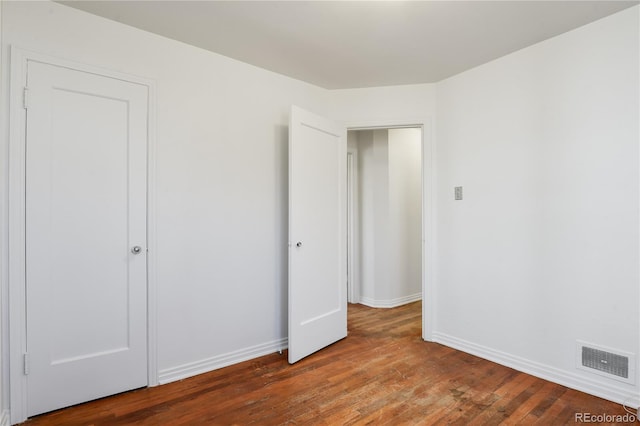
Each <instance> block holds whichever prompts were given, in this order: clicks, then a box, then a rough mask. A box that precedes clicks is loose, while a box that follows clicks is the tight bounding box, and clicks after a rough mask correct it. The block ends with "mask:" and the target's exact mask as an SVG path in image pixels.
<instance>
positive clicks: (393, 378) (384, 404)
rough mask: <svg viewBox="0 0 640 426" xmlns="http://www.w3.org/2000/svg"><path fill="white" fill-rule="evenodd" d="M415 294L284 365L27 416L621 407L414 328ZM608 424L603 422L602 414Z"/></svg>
mask: <svg viewBox="0 0 640 426" xmlns="http://www.w3.org/2000/svg"><path fill="white" fill-rule="evenodd" d="M420 310H421V305H420V302H416V303H412V304H409V305H405V306H401V307H398V308H393V309H372V308H367V307H365V306H362V305H350V306H349V336H348V337H347V338H346V339H344V340H342V341H340V342H338V343H335V344H333V345H332V346H330V347H328V348H326V349H324V350H322V351H320V352H318V353H316V354H314V355H312V356H310V357H308V358H306V359H304V360H302V361H300V362H298V363H297V364H295V365H289V364H288V363H287V360H286V353H285V354H283V355H279V354H273V355H268V356H264V357H261V358H258V359H255V360H252V361H247V362H244V363H241V364H237V365H233V366H231V367H227V368H223V369H220V370H216V371H213V372H210V373H207V374H202V375H199V376H196V377H192V378H190V379H186V380H182V381H180V382H175V383H171V384H167V385H164V386H158V387H155V388H148V389H140V390H136V391H132V392H127V393H123V394H120V395H116V396H113V397H110V398H104V399H101V400H97V401H93V402H89V403H86V404H82V405H78V406H75V407H71V408H67V409H64V410H59V411H55V412H52V413H49V414H44V415H41V416H38V417H35V418H32V419H30V420H28V421H27V422H26V424H27V425H28V426H36V425H95V426H102V425H200V424H206V425H365V424H375V425H387V424H388V425H405V424H407V425H432V424H456V425H496V424H506V425H510V424H542V425H561V424H573V423H575V421H574V420H575V413H582V412H586V413H591V414H610V415H617V414H619V415H624V414H625V411H624V409H623V408H622V407H621V406H620V405H618V404H614V403H612V402H608V401H605V400H602V399H600V398H596V397H593V396H589V395H587V394H584V393H581V392H577V391H574V390H570V389H567V388H565V387H563V386H560V385H556V384H553V383H550V382H547V381H544V380H541V379H537V378H535V377H533V376H529V375H527V374H523V373H519V372H517V371H515V370H512V369H510V368H507V367H503V366H500V365H498V364H495V363H492V362H489V361H486V360H483V359H480V358H477V357H474V356H472V355H468V354H466V353H463V352H459V351H456V350H454V349H450V348H447V347H445V346H441V345H438V344H435V343H426V342H424V341H422V339H421V337H420V327H421V324H420ZM607 424H611V423H607Z"/></svg>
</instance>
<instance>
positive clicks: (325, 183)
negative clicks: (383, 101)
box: [289, 107, 347, 363]
mask: <svg viewBox="0 0 640 426" xmlns="http://www.w3.org/2000/svg"><path fill="white" fill-rule="evenodd" d="M346 140H347V138H346V130H345V128H344V127H342V126H339V125H337V124H336V123H333V122H331V121H329V120H327V119H325V118H323V117H319V116H317V115H315V114H312V113H310V112H307V111H304V110H302V109H300V108H297V107H292V110H291V121H290V126H289V362H290V363H294V362H296V361H298V360H300V359H302V358H304V357H306V356H307V355H309V354H311V353H313V352H315V351H317V350H319V349H322V348H324V347H325V346H327V345H330V344H331V343H333V342H335V341H337V340H339V339H342V338H344V337H346V335H347V297H346V283H347V281H346V280H347V276H346V248H347V238H346V212H347V209H346V184H347V181H346V164H345V162H346V158H347V155H346V154H347V148H346V143H347V142H346Z"/></svg>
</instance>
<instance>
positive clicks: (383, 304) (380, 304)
mask: <svg viewBox="0 0 640 426" xmlns="http://www.w3.org/2000/svg"><path fill="white" fill-rule="evenodd" d="M418 300H422V293H416V294H411V295H409V296H404V297H398V298H396V299H386V300H377V299H372V298H370V297H364V296H363V297H361V298H360V303H361V304H363V305H366V306H369V307H371V308H395V307H397V306H402V305H406V304H407V303H412V302H417V301H418Z"/></svg>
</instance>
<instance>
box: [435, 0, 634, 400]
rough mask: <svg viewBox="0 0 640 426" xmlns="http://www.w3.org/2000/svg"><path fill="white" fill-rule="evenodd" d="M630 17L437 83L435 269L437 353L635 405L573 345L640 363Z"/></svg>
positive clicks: (627, 389) (628, 392) (629, 13)
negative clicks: (442, 348)
mask: <svg viewBox="0 0 640 426" xmlns="http://www.w3.org/2000/svg"><path fill="white" fill-rule="evenodd" d="M638 12H639V8H638V7H637V6H636V7H634V8H631V9H628V10H626V11H623V12H620V13H618V14H616V15H613V16H611V17H608V18H605V19H602V20H600V21H597V22H594V23H592V24H589V25H587V26H585V27H582V28H579V29H577V30H574V31H572V32H569V33H566V34H564V35H561V36H559V37H556V38H553V39H550V40H548V41H545V42H543V43H540V44H537V45H535V46H533V47H530V48H527V49H524V50H521V51H519V52H516V53H514V54H511V55H509V56H506V57H503V58H501V59H498V60H496V61H493V62H491V63H488V64H486V65H483V66H480V67H478V68H475V69H473V70H470V71H468V72H465V73H463V74H460V75H457V76H455V77H452V78H450V79H448V80H445V81H442V82H440V83H439V84H438V90H437V108H438V111H437V116H438V130H437V151H438V160H437V175H438V198H437V206H438V207H437V208H438V226H437V229H438V231H437V232H438V253H437V261H436V262H437V265H438V272H437V284H438V287H437V293H438V295H437V305H438V312H437V326H436V328H437V333H436V339H437V340H438V341H441V342H445V343H446V344H449V345H452V346H456V347H460V348H463V349H465V350H468V351H471V352H475V353H480V354H483V355H484V356H487V357H489V358H493V359H496V360H499V361H501V362H503V363H506V364H511V365H514V366H516V367H517V368H520V369H525V370H527V369H528V370H529V371H532V372H534V373H536V374H538V375H543V376H545V377H548V378H551V379H552V380H556V381H560V382H564V383H566V384H569V385H571V386H574V387H579V388H582V389H585V390H588V391H590V392H593V393H599V394H601V395H606V396H607V397H610V398H611V397H614V398H617V400H619V401H623V400H624V399H625V398H630V399H629V400H628V402H629V403H631V401H634V403H635V404H636V405H638V404H640V401H639V398H638V393H639V392H638V389H640V388H639V387H638V385H637V384H636V385H629V384H624V383H621V382H619V381H616V380H612V379H608V378H603V377H601V376H598V375H596V374H592V373H589V372H584V371H582V370H578V369H577V368H576V340H577V339H580V340H584V341H586V342H590V343H592V344H597V345H603V346H607V347H610V348H612V349H617V350H622V351H626V352H631V353H633V354H635V355H636V357H638V355H640V328H639V324H640V310H639V308H640V304H639V301H640V288H639V285H638V283H639V278H640V277H639V275H638V271H639V268H640V264H639V259H640V257H639V254H640V253H639V250H638V247H639V246H638V244H639V235H638V233H639V229H638V224H639V219H640V218H639V215H638V207H639V204H638V191H639V185H638V154H639V152H638V145H639V144H638V140H639V131H638V122H639V120H638V114H639V110H638V108H639V106H638V105H639V93H638V90H639V83H638V79H639V76H640V69H639V67H638V63H639V44H638V40H639V33H638V24H639V23H638ZM454 186H464V200H463V201H454V200H453V187H454ZM632 367H634V366H632ZM637 373H638V374H640V371H638V372H637ZM639 380H640V377H638V378H637V379H636V383H637V381H639Z"/></svg>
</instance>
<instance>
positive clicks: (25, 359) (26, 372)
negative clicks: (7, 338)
mask: <svg viewBox="0 0 640 426" xmlns="http://www.w3.org/2000/svg"><path fill="white" fill-rule="evenodd" d="M22 358H23V362H24V375H25V376H28V375H29V354H24V355H22Z"/></svg>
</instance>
